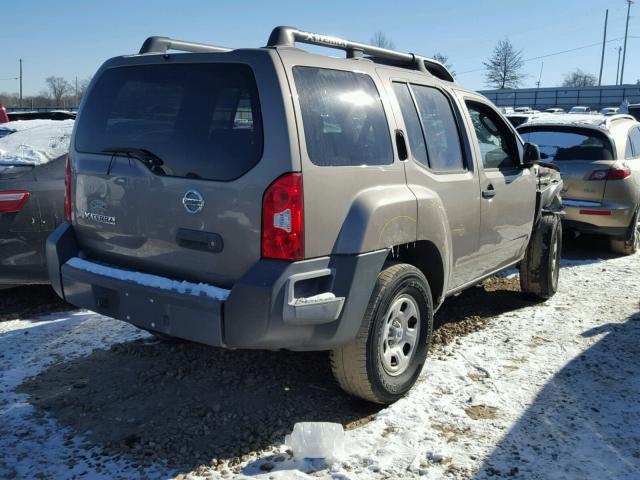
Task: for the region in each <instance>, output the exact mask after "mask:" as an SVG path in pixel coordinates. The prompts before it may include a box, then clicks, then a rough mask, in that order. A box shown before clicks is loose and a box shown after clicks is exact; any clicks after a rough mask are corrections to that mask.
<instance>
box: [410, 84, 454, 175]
mask: <svg viewBox="0 0 640 480" xmlns="http://www.w3.org/2000/svg"><path fill="white" fill-rule="evenodd" d="M411 90H413V93H414V95H415V98H416V103H417V104H418V110H420V118H421V119H422V127H423V129H424V136H425V139H426V141H427V151H428V153H429V166H430V167H431V168H432V169H433V170H437V171H443V172H446V171H456V170H463V169H464V161H463V158H462V149H461V147H460V136H459V134H458V127H457V125H456V121H455V119H454V118H453V111H452V110H451V105H450V103H449V100H447V97H445V96H444V94H443V93H442V92H441V91H439V90H437V89H435V88H431V87H425V86H423V85H411Z"/></svg>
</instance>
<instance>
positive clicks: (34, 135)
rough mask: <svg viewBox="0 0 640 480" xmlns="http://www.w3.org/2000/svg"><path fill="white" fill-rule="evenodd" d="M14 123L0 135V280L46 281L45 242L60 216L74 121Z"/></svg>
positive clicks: (16, 282)
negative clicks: (4, 133) (5, 132)
mask: <svg viewBox="0 0 640 480" xmlns="http://www.w3.org/2000/svg"><path fill="white" fill-rule="evenodd" d="M12 123H13V124H14V128H15V124H17V123H18V122H12ZM19 123H20V125H19V128H17V129H15V131H14V132H12V133H10V134H7V135H6V136H4V137H3V138H0V285H16V284H33V283H49V280H48V277H47V272H46V260H45V253H44V245H45V241H46V239H47V236H48V235H49V233H51V231H53V230H54V229H55V228H56V227H57V226H58V225H59V224H60V223H62V222H63V221H64V174H65V157H66V154H67V150H68V147H69V139H70V136H71V130H72V129H73V120H64V121H48V122H46V123H42V121H40V122H34V123H33V126H30V125H29V124H28V123H29V121H23V122H19ZM3 126H7V127H11V123H9V124H4V125H3Z"/></svg>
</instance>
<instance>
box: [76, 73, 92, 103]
mask: <svg viewBox="0 0 640 480" xmlns="http://www.w3.org/2000/svg"><path fill="white" fill-rule="evenodd" d="M92 78H93V77H91V76H89V77H87V78H85V79H83V80H80V82H78V102H79V101H80V100H81V99H82V97H84V94H85V93H87V88H89V84H90V83H91V79H92Z"/></svg>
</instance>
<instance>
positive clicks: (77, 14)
mask: <svg viewBox="0 0 640 480" xmlns="http://www.w3.org/2000/svg"><path fill="white" fill-rule="evenodd" d="M626 5H627V4H626V2H625V1H624V0H533V1H529V0H517V1H516V0H509V1H508V0H483V1H475V0H474V1H462V0H458V1H451V0H445V1H441V0H435V1H427V0H422V1H406V2H403V1H395V2H390V1H384V2H382V1H377V0H368V1H366V2H365V1H361V2H352V1H348V0H343V1H340V2H336V1H331V0H326V1H324V2H303V1H299V0H298V1H278V0H271V1H264V2H262V1H253V0H244V1H236V2H232V1H224V2H223V1H220V2H218V1H214V0H179V1H178V0H173V1H168V0H153V1H148V0H136V1H131V0H108V1H102V2H93V1H83V0H64V1H50V0H48V1H47V0H15V1H3V2H2V9H1V17H0V18H1V19H2V21H1V23H0V42H1V43H2V48H1V49H0V92H17V91H18V82H17V81H16V80H15V77H16V76H17V74H18V59H19V58H22V59H23V62H24V67H23V72H24V94H25V95H30V94H36V93H38V92H40V91H42V90H44V89H45V82H44V79H45V78H46V77H47V76H50V75H56V76H63V77H66V78H67V79H68V80H70V81H73V80H74V78H75V77H76V76H77V77H78V78H79V79H82V78H86V77H88V76H90V75H92V74H93V72H94V71H95V70H96V69H97V68H98V67H99V66H100V64H101V63H102V62H103V61H104V60H106V59H107V58H109V57H113V56H117V55H122V54H128V53H134V52H137V50H138V49H139V48H140V45H141V44H142V42H143V40H144V39H145V38H146V37H148V36H150V35H163V36H169V37H175V38H180V39H188V40H194V41H201V42H210V43H215V44H219V45H223V46H229V47H254V46H255V47H257V46H263V45H264V44H265V43H266V41H267V38H268V36H269V32H270V31H271V29H272V28H273V27H274V26H276V25H292V26H296V27H298V28H300V29H303V30H309V31H316V32H320V33H327V34H332V35H336V36H340V37H343V38H348V39H351V40H357V41H364V42H367V41H369V40H370V38H371V36H372V35H373V33H374V32H375V31H377V30H380V31H383V32H384V33H385V34H386V35H388V36H389V37H390V38H391V39H392V40H393V42H394V43H395V47H396V49H398V50H404V51H411V52H415V53H419V54H422V55H432V54H434V53H435V52H440V53H443V54H445V55H448V56H449V60H450V62H451V63H452V64H453V66H454V69H455V71H456V72H457V73H458V75H457V80H458V82H459V83H460V84H462V85H464V86H466V87H469V88H474V89H482V88H484V87H485V82H484V74H483V69H482V61H483V60H485V59H486V58H487V57H488V56H489V55H490V54H491V51H492V49H493V47H494V46H495V44H496V42H497V41H498V40H500V39H502V38H505V37H508V38H509V39H510V40H511V42H512V43H513V44H514V45H515V46H516V48H518V49H521V50H522V51H523V57H524V58H525V59H530V58H533V57H540V56H543V55H549V54H553V53H556V52H559V51H563V50H569V49H574V48H577V47H583V46H586V45H590V44H598V43H599V42H602V28H603V24H604V13H605V9H607V8H608V9H609V30H608V38H609V39H610V40H613V41H610V42H609V43H607V47H606V56H605V66H604V75H603V83H604V84H612V83H614V82H615V76H616V62H617V47H618V46H621V45H622V40H621V39H620V38H621V37H623V35H624V22H625V18H626V8H627V7H626ZM631 14H632V17H631V23H630V28H629V35H630V39H629V41H628V46H627V64H626V67H625V83H635V82H636V81H637V80H638V79H639V78H640V54H639V53H640V52H639V49H640V2H638V3H636V4H634V5H632V7H631ZM329 53H331V54H334V55H335V54H336V53H335V52H329ZM600 53H601V45H594V46H591V47H588V48H583V49H580V50H576V51H573V52H569V53H564V54H561V55H555V56H549V57H547V58H544V59H536V60H531V61H528V62H526V63H525V70H526V73H527V74H528V77H527V79H526V80H525V82H524V85H523V86H535V83H536V82H537V80H538V76H539V74H540V68H541V66H542V62H543V61H544V68H543V71H542V78H541V86H542V87H551V86H556V85H559V84H560V83H561V82H562V78H563V76H564V74H565V73H567V72H569V71H571V70H574V69H575V68H581V69H583V70H585V71H587V72H590V73H593V74H595V75H597V74H598V71H599V68H600Z"/></svg>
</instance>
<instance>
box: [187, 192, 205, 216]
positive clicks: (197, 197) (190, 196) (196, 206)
mask: <svg viewBox="0 0 640 480" xmlns="http://www.w3.org/2000/svg"><path fill="white" fill-rule="evenodd" d="M182 205H184V209H185V210H186V211H187V212H189V213H199V212H201V211H202V209H203V208H204V197H203V196H202V194H201V193H200V192H199V191H197V190H189V191H188V192H187V193H185V194H184V197H182Z"/></svg>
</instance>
